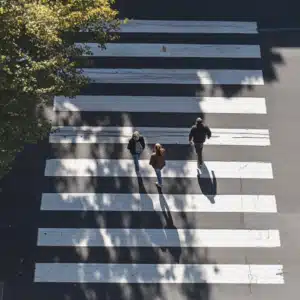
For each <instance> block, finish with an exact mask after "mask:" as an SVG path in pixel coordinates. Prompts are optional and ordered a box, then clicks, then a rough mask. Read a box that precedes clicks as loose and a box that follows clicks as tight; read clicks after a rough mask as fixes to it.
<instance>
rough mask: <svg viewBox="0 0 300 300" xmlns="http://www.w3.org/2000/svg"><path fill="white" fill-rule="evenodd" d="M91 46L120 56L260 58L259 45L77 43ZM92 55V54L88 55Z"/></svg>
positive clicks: (97, 51) (97, 53) (95, 53)
mask: <svg viewBox="0 0 300 300" xmlns="http://www.w3.org/2000/svg"><path fill="white" fill-rule="evenodd" d="M77 45H78V46H80V47H81V46H83V45H86V46H88V47H89V48H90V51H91V52H92V56H105V57H107V56H113V57H115V56H118V57H205V58H207V57H216V58H217V57H219V58H220V57H223V58H260V57H261V53H260V47H259V46H258V45H222V44H220V45H217V44H212V45H210V44H208V45H206V44H205V45H204V44H125V43H124V44H123V43H122V44H117V43H108V44H106V45H105V46H106V49H101V48H100V47H99V46H98V44H96V43H85V44H82V43H77ZM88 56H90V55H88Z"/></svg>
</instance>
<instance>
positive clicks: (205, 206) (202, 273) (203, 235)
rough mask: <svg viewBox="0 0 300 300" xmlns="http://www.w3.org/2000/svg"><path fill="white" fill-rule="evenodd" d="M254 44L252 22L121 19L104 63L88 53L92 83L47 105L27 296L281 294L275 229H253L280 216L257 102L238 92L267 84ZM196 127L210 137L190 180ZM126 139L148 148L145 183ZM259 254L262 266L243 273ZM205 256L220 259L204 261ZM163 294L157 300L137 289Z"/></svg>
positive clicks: (102, 53) (260, 98) (262, 110)
mask: <svg viewBox="0 0 300 300" xmlns="http://www.w3.org/2000/svg"><path fill="white" fill-rule="evenodd" d="M255 36H257V25H256V23H255V22H215V21H203V22H199V21H157V20H156V21H151V20H130V21H129V23H128V24H125V25H123V26H122V28H121V40H120V41H118V42H116V43H111V44H108V45H107V48H106V50H100V49H99V48H97V47H96V45H95V44H92V43H89V46H90V47H91V49H92V55H91V57H89V61H92V62H93V63H92V64H91V66H90V67H85V68H84V69H83V73H84V74H85V75H87V76H88V77H90V78H91V79H93V81H94V83H92V84H91V85H90V86H89V87H88V88H87V89H85V90H83V92H82V93H81V94H80V95H78V96H77V97H75V98H68V97H63V96H57V97H56V98H55V100H54V104H53V114H54V115H55V116H56V122H55V124H54V125H55V126H54V127H53V129H55V130H53V132H52V133H51V134H50V137H49V143H50V144H51V146H52V152H51V155H50V157H48V159H47V161H46V165H45V173H44V175H45V178H46V180H48V184H47V187H46V188H45V190H44V193H43V195H42V199H41V212H40V213H41V216H42V217H41V220H40V224H39V230H38V237H37V247H38V250H37V259H36V264H35V273H34V282H35V283H36V284H48V285H50V284H51V285H57V284H62V283H63V284H70V283H72V284H86V283H88V284H95V283H97V284H110V285H113V286H120V285H122V286H124V285H127V287H124V293H121V292H120V293H119V294H117V295H116V293H114V292H112V290H111V289H110V288H107V287H103V286H102V288H101V289H100V290H99V289H98V293H99V294H98V295H97V297H98V298H95V297H94V298H89V299H107V300H108V299H174V300H175V299H198V298H197V296H196V294H194V295H192V294H188V293H187V294H184V291H183V290H182V289H181V288H180V286H181V285H182V284H187V285H190V290H193V286H197V284H203V283H205V284H208V285H213V284H229V285H232V286H235V285H243V284H253V285H258V284H261V285H276V284H284V277H283V275H282V274H283V266H282V265H281V264H280V263H278V261H280V260H279V259H274V261H272V257H273V256H272V255H269V254H270V253H275V256H276V252H272V251H276V249H278V248H280V247H281V242H280V232H279V230H278V228H276V225H275V226H274V223H272V224H270V226H268V225H266V224H267V222H265V223H264V224H263V225H260V224H257V225H256V224H253V223H252V222H251V221H249V220H250V219H249V218H250V216H251V215H256V216H258V217H260V218H263V219H265V220H268V216H270V215H275V214H276V213H277V206H276V198H275V195H273V193H272V179H273V176H274V174H273V169H272V163H271V161H270V158H269V156H268V153H269V152H268V151H269V148H270V146H271V142H270V133H269V130H268V127H267V122H266V121H265V119H266V115H267V107H266V99H265V98H264V95H261V94H259V92H258V95H257V96H256V95H254V96H253V94H252V95H250V94H249V96H245V95H243V93H242V92H239V89H240V90H242V89H244V88H248V89H249V88H250V87H252V88H253V89H255V88H257V89H258V90H259V87H260V86H263V85H264V78H263V73H262V69H261V68H259V66H261V65H260V60H261V53H260V47H259V45H258V43H255V42H253V41H254V39H255ZM135 38H136V40H135ZM248 38H249V41H248V40H247V39H248ZM153 39H154V40H155V41H153V42H149V41H148V40H153ZM168 41H169V42H168ZM203 41H204V42H203ZM219 41H220V42H219ZM80 42H81V41H78V43H80ZM87 42H88V41H87ZM206 62H207V63H206ZM185 63H186V65H185ZM239 63H240V65H241V66H240V67H238V65H239ZM109 64H111V65H109ZM226 65H227V67H225V66H226ZM207 66H208V67H207ZM235 66H237V67H235ZM222 89H224V91H226V89H229V90H234V91H235V93H233V92H232V93H231V94H232V95H230V96H228V95H224V94H223V95H222V93H221V90H222ZM200 115H201V116H203V117H204V118H205V120H207V123H208V125H209V126H210V127H211V130H212V138H211V139H210V140H208V141H207V143H206V147H205V150H204V151H205V152H204V158H205V166H204V169H203V172H202V175H201V178H200V179H199V178H197V171H196V170H197V168H196V159H195V154H194V152H193V148H192V147H191V146H190V145H188V142H187V141H188V133H189V128H190V126H191V125H192V124H193V122H194V121H195V119H196V117H198V116H200ZM135 130H139V131H140V132H141V133H142V134H143V135H144V137H145V140H146V144H147V147H146V149H145V152H144V153H143V155H142V157H141V160H140V166H141V178H137V177H136V173H135V169H134V164H133V161H132V159H131V157H130V154H129V153H128V151H127V149H126V147H127V142H128V140H129V138H130V137H131V135H132V133H133V132H134V131H135ZM156 142H159V143H161V144H162V145H164V146H165V147H166V149H167V165H166V167H165V168H164V169H163V171H162V175H163V180H164V187H163V191H162V193H159V191H157V189H156V188H155V185H154V182H155V173H154V171H153V169H152V168H151V167H150V166H149V163H148V162H149V155H150V153H151V149H152V146H153V144H155V143H156ZM245 219H248V222H247V221H245ZM256 248H258V250H259V251H261V253H262V254H261V255H262V257H266V263H263V259H259V260H258V261H257V262H256V261H255V259H252V260H251V259H250V261H248V260H247V255H248V253H249V251H257V249H256ZM203 249H205V251H210V249H220V250H221V252H216V253H218V254H216V256H215V257H214V262H212V261H210V260H208V259H207V260H206V259H205V257H204V258H203V257H200V252H201V251H202V250H203ZM227 249H228V250H227ZM236 251H240V254H241V257H243V258H244V261H243V260H242V259H240V258H238V257H236V256H235V254H236V253H237V252H236ZM74 253H75V254H74ZM201 253H202V252H201ZM257 253H259V252H257ZM195 257H196V258H195ZM255 257H256V256H255ZM165 284H171V285H172V288H170V289H167V290H166V289H165V293H164V295H159V293H158V292H157V294H155V293H153V291H152V292H151V293H149V290H148V292H147V288H144V287H145V285H154V286H157V285H165ZM128 286H131V290H130V291H129V290H128ZM133 286H135V287H133ZM115 289H118V288H115ZM125 290H126V291H125ZM176 291H177V292H176ZM233 291H234V290H233ZM110 293H111V294H110ZM176 293H177V294H176ZM195 293H196V292H195ZM233 293H234V292H233ZM52 297H53V295H52ZM195 297H196V298H195ZM55 298H56V299H65V298H63V295H61V294H59V291H58V290H57V293H56V294H55ZM68 299H69V298H68ZM70 299H71V298H70ZM72 299H73V298H72ZM74 299H77V298H76V297H74ZM78 299H79V298H78ZM81 299H82V298H81ZM86 299H88V298H86Z"/></svg>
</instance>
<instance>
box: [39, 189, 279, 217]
mask: <svg viewBox="0 0 300 300" xmlns="http://www.w3.org/2000/svg"><path fill="white" fill-rule="evenodd" d="M161 197H162V196H161V195H159V194H138V193H137V194H95V193H74V194H73V193H62V194H56V193H44V194H43V195H42V201H41V210H50V211H163V210H164V207H163V206H162V205H161V200H163V201H165V202H166V203H167V204H168V209H169V211H171V212H216V213H217V212H244V213H276V212H277V205H276V198H275V196H274V195H215V196H213V198H214V200H215V203H211V202H210V201H207V198H209V197H210V196H209V195H208V196H205V195H203V194H194V195H193V194H183V195H180V194H174V195H172V194H164V195H163V198H164V199H161Z"/></svg>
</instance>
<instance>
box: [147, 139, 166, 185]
mask: <svg viewBox="0 0 300 300" xmlns="http://www.w3.org/2000/svg"><path fill="white" fill-rule="evenodd" d="M165 152H166V150H165V149H164V148H163V147H162V146H161V144H155V146H154V149H153V153H152V155H151V157H150V161H149V165H151V166H152V167H153V169H154V171H155V173H156V176H157V182H156V183H155V184H156V186H157V187H159V188H161V187H162V177H161V170H162V169H163V168H164V167H165V165H166V159H165Z"/></svg>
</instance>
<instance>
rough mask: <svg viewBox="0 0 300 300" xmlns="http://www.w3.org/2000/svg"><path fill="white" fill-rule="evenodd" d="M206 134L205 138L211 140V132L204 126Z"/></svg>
mask: <svg viewBox="0 0 300 300" xmlns="http://www.w3.org/2000/svg"><path fill="white" fill-rule="evenodd" d="M206 134H207V137H208V138H209V139H210V138H211V130H210V129H209V127H208V126H206Z"/></svg>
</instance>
